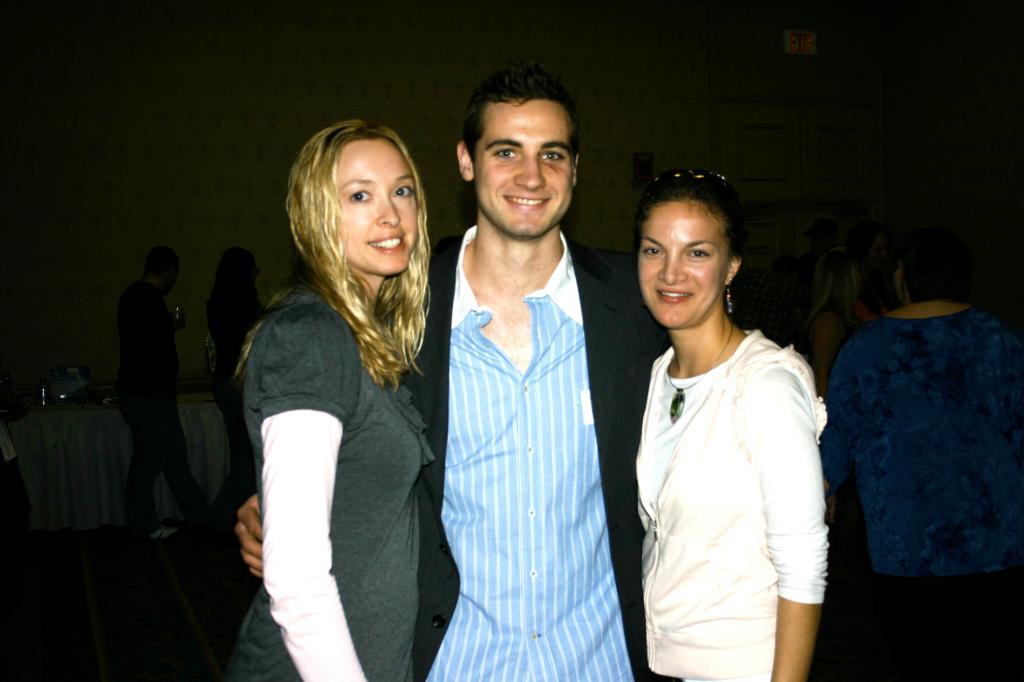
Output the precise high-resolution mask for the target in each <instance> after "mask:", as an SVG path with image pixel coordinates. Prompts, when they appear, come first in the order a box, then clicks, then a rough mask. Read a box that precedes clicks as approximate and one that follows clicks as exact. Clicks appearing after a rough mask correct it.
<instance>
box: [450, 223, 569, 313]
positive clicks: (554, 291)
mask: <svg viewBox="0 0 1024 682" xmlns="http://www.w3.org/2000/svg"><path fill="white" fill-rule="evenodd" d="M475 237H476V225H474V226H473V227H471V228H469V229H468V230H466V234H465V236H464V237H463V238H462V246H461V247H460V249H459V262H458V264H457V265H456V266H455V298H454V300H453V301H452V329H455V327H457V326H459V325H460V324H462V321H463V320H464V319H466V315H468V314H469V313H470V312H471V311H474V310H475V311H478V312H482V311H487V312H491V310H490V309H489V308H488V307H487V306H482V305H480V304H479V303H477V300H476V295H475V294H474V293H473V289H472V287H470V286H469V280H468V279H466V271H465V268H464V267H463V259H464V258H465V256H466V245H467V244H469V243H470V242H471V241H473V239H474V238H475ZM558 238H559V239H561V240H562V258H561V259H560V260H559V261H558V265H556V266H555V269H554V271H553V272H552V273H551V277H549V278H548V282H547V284H545V285H544V287H543V288H541V289H538V290H537V291H534V292H531V293H529V294H527V295H526V298H542V297H544V296H549V297H550V298H551V300H552V302H554V304H555V305H556V306H558V307H559V308H560V309H561V311H562V312H563V313H565V314H566V315H568V316H569V318H570V319H572V320H573V321H574V322H575V323H576V324H578V325H582V324H583V311H582V309H581V308H580V292H579V289H578V288H577V287H576V273H575V271H574V270H573V267H572V258H570V257H569V245H568V244H567V243H566V241H565V235H564V234H562V233H561V232H559V233H558Z"/></svg>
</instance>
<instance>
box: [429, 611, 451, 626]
mask: <svg viewBox="0 0 1024 682" xmlns="http://www.w3.org/2000/svg"><path fill="white" fill-rule="evenodd" d="M431 623H433V625H434V627H435V628H438V629H440V628H443V627H444V626H445V625H447V624H448V621H447V620H445V617H444V616H442V615H441V614H440V613H438V614H436V615H435V616H434V619H433V620H432V621H431Z"/></svg>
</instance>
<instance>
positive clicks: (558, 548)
mask: <svg viewBox="0 0 1024 682" xmlns="http://www.w3.org/2000/svg"><path fill="white" fill-rule="evenodd" d="M473 236H474V232H473V231H470V232H469V233H468V234H467V236H466V240H465V241H464V244H463V248H465V244H466V243H468V242H469V241H470V240H471V239H472V238H473ZM563 250H564V255H563V257H562V261H561V262H560V263H559V265H558V267H557V268H556V270H555V272H554V273H553V274H552V276H551V279H550V280H549V282H548V284H547V286H545V288H544V289H541V290H539V291H536V292H534V293H532V294H530V295H529V296H527V297H526V299H525V300H526V303H527V305H528V306H529V309H530V315H531V334H532V345H533V357H532V360H531V362H530V366H529V367H528V369H527V370H526V372H525V373H522V372H520V370H519V369H518V368H517V367H516V366H515V365H514V364H513V363H512V361H511V360H510V359H509V358H508V357H507V356H506V355H505V354H504V353H503V352H502V351H501V349H499V348H498V347H497V346H496V345H495V344H494V343H492V342H491V341H490V340H489V339H487V338H486V337H485V336H484V334H483V327H484V326H485V325H486V324H487V323H488V322H489V321H490V319H491V311H490V310H488V309H486V308H482V307H480V306H478V305H477V303H476V299H475V297H474V296H473V293H472V290H471V289H470V287H469V284H468V282H467V281H466V279H465V275H464V273H463V269H462V257H461V256H460V258H459V265H458V279H457V284H456V294H455V305H454V308H453V316H452V335H451V359H450V363H451V364H450V371H449V381H450V395H449V425H448V444H447V454H446V468H445V493H444V506H443V511H442V521H443V522H444V527H445V531H446V533H447V535H448V540H449V544H450V546H451V551H452V555H453V557H454V559H455V562H456V564H457V565H458V567H459V573H460V575H461V589H460V593H459V601H458V605H457V607H456V609H455V613H454V614H453V616H452V620H451V623H450V625H449V626H448V632H447V633H446V634H445V638H444V641H443V643H442V645H441V649H440V651H439V653H438V656H437V659H436V661H435V662H434V667H433V669H432V670H431V673H430V679H431V680H517V681H518V680H624V679H632V673H631V671H630V666H629V659H628V656H627V654H626V643H625V636H624V634H623V629H622V619H621V615H620V611H619V602H618V595H617V593H616V589H615V578H614V574H613V573H612V565H611V555H610V551H609V545H608V528H607V521H606V517H605V509H604V498H603V496H602V493H601V476H600V469H599V465H598V456H597V441H596V439H595V435H594V420H593V414H592V412H591V409H590V394H589V382H588V378H587V358H586V345H585V340H584V336H583V325H582V316H581V314H580V304H579V292H578V290H577V289H576V280H575V276H574V274H573V271H572V264H571V262H570V260H569V257H568V250H567V249H564V239H563Z"/></svg>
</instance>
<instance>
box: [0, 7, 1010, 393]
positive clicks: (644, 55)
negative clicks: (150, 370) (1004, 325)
mask: <svg viewBox="0 0 1024 682" xmlns="http://www.w3.org/2000/svg"><path fill="white" fill-rule="evenodd" d="M276 4H277V3H274V5H276ZM817 4H818V3H753V2H750V3H747V2H732V3H705V2H668V1H665V0H643V1H641V2H626V1H625V0H622V1H612V0H599V1H596V2H587V3H583V2H567V3H549V2H541V1H537V0H527V1H526V2H520V3H515V4H514V5H508V4H500V5H499V4H495V5H493V6H489V5H486V4H484V3H479V2H472V3H469V2H465V3H447V4H445V3H438V4H436V5H430V6H429V10H425V9H424V8H425V7H427V6H425V5H423V4H422V3H414V2H411V1H410V0H401V1H399V2H392V3H383V4H378V5H373V4H369V5H368V4H365V3H362V4H356V3H345V2H336V3H326V2H323V3H306V4H301V5H299V6H291V7H289V8H287V9H285V8H280V7H274V6H272V4H271V3H265V4H264V3H259V2H257V3H249V4H248V5H238V4H237V3H236V4H228V3H220V2H218V3H174V4H171V3H164V4H159V5H158V4H156V3H134V2H119V1H110V2H105V3H96V2H85V1H83V0H79V1H70V2H51V3H36V4H30V3H19V4H18V5H16V6H13V7H11V8H8V9H7V10H6V11H5V28H4V40H3V48H2V49H3V53H2V54H3V56H4V58H5V59H4V64H5V68H4V70H3V75H2V76H0V79H2V80H0V92H2V93H3V99H4V101H5V102H6V104H5V105H4V106H3V107H0V122H2V124H3V129H4V133H5V134H4V135H3V137H2V141H0V163H2V164H3V169H4V174H3V175H4V178H5V180H6V182H5V185H4V189H3V192H4V198H5V202H4V205H5V208H6V211H5V216H4V222H3V235H4V236H3V245H2V247H0V249H2V251H0V352H2V353H3V354H4V359H3V364H4V365H6V366H8V367H9V368H10V369H11V370H12V371H13V372H14V375H15V379H16V381H18V382H19V383H21V384H24V385H27V384H31V383H33V382H34V381H35V380H37V379H38V377H39V376H42V375H43V374H45V373H47V372H48V371H49V368H50V367H53V366H55V365H67V364H70V365H75V364H84V365H89V366H90V367H91V368H92V371H93V376H94V377H96V378H97V379H98V381H99V383H103V382H105V381H106V382H109V381H111V380H112V378H113V375H114V373H115V371H116V363H117V336H116V325H115V318H114V314H115V306H116V300H117V296H118V295H119V293H120V292H121V290H122V289H123V288H124V287H125V286H126V285H127V284H128V283H129V282H131V281H132V280H133V279H135V278H137V277H138V276H139V274H140V270H141V266H142V260H143V258H144V256H145V253H146V251H147V250H148V249H149V248H150V247H151V246H153V245H155V244H159V243H165V244H169V245H171V246H173V247H174V248H175V249H176V250H177V251H178V252H179V254H180V255H181V258H182V272H181V277H180V278H179V283H178V286H177V288H176V289H175V290H174V291H173V292H172V293H171V295H170V296H169V299H168V302H169V303H170V304H172V305H173V304H182V305H184V307H185V309H186V313H187V315H188V321H189V325H188V327H187V328H186V329H185V330H183V331H182V332H181V333H180V334H179V335H178V346H179V354H180V355H181V358H182V376H183V378H184V379H196V378H201V377H203V376H205V358H204V353H203V346H202V338H203V336H204V335H205V333H206V327H205V319H204V316H203V302H204V301H205V298H206V296H207V295H208V292H209V288H210V285H211V283H212V279H213V272H214V268H215V267H216V262H217V259H218V257H219V255H220V253H221V251H222V250H223V249H224V248H226V247H227V246H230V245H233V244H238V245H242V246H246V247H248V248H250V249H251V250H252V251H253V252H254V253H255V254H256V257H257V259H258V261H259V264H260V267H261V268H262V271H263V275H262V276H261V279H260V282H259V286H260V289H261V291H263V292H264V293H268V292H269V291H270V290H271V289H273V288H274V287H275V286H277V285H279V284H280V283H281V282H282V281H283V279H284V278H285V276H286V274H287V271H288V267H289V258H290V256H289V251H288V246H287V240H286V221H285V215H284V210H283V203H284V191H285V182H286V178H287V173H288V168H289V166H290V164H291V161H292V159H293V157H294V155H295V153H296V152H297V151H298V149H299V147H300V146H301V145H302V143H303V142H304V141H305V140H306V139H307V138H308V137H309V136H310V135H311V134H312V133H314V132H315V131H316V130H318V129H320V128H321V127H323V126H325V125H327V124H329V123H331V122H333V121H336V120H338V119H341V118H348V117H362V118H368V119H376V120H380V121H382V122H385V123H388V124H389V125H391V126H393V127H394V128H396V129H397V130H398V131H399V133H400V134H401V135H402V136H403V137H404V138H405V139H406V141H407V143H408V145H409V147H410V149H411V151H412V153H413V155H414V157H415V158H416V159H417V162H418V164H419V166H420V170H421V172H422V174H423V176H424V180H425V184H426V195H427V199H428V202H429V207H430V231H431V236H432V238H433V239H434V240H436V239H437V238H438V237H440V236H442V235H445V234H454V233H457V232H460V231H462V230H463V229H464V228H465V227H467V226H468V224H469V223H470V222H471V221H472V218H473V215H472V201H471V196H470V194H469V192H468V190H467V188H466V187H465V186H464V185H463V183H462V181H461V179H460V178H459V176H458V174H457V169H456V164H455V157H454V150H455V144H456V142H457V140H458V135H459V131H460V125H461V114H462V109H463V106H464V103H465V100H466V98H467V96H468V94H469V90H470V88H471V87H472V85H473V84H474V83H475V82H476V81H477V80H479V79H480V78H481V77H483V76H484V75H486V74H487V73H489V72H491V71H493V70H494V69H495V68H497V67H499V66H501V65H503V64H504V63H506V62H507V61H508V60H509V59H510V58H514V57H530V58H535V59H539V60H540V61H542V62H544V63H545V64H547V65H548V66H549V67H550V68H551V69H552V70H553V71H556V72H557V73H559V74H561V75H562V77H563V80H564V81H565V82H566V84H567V85H568V86H569V87H570V89H571V90H572V91H573V92H574V94H575V95H576V97H577V99H578V102H579V106H580V110H581V116H582V126H581V132H582V154H581V166H580V180H579V186H578V189H577V193H576V198H575V201H574V204H573V209H572V211H571V212H570V216H569V219H568V221H567V225H566V227H567V229H568V231H569V232H570V234H571V235H572V236H573V237H575V238H577V239H579V240H581V241H584V242H587V243H590V244H593V245H596V246H602V247H609V248H617V249H628V248H629V246H630V215H631V213H632V209H633V205H634V203H635V201H636V198H637V196H638V191H639V190H638V188H637V186H636V185H635V184H634V183H633V181H632V159H633V154H634V153H636V152H648V153H652V154H654V156H655V165H656V167H658V168H662V167H666V166H672V165H688V166H695V165H702V166H711V167H714V166H715V164H716V162H717V161H718V158H717V155H718V153H719V150H718V146H719V145H718V143H717V142H716V135H717V134H718V132H719V129H718V125H717V116H718V111H719V107H718V104H719V102H720V100H722V99H724V98H728V99H730V100H733V101H735V100H744V99H748V100H750V101H785V102H791V101H798V102H810V103H814V102H816V101H819V100H820V101H827V102H829V103H835V102H842V101H851V102H854V103H857V104H867V105H871V106H877V105H879V104H880V102H882V101H883V98H884V106H885V112H884V113H885V116H884V121H885V126H886V130H885V136H884V141H885V149H884V154H883V157H884V179H885V182H884V192H881V194H883V196H878V197H875V198H874V199H875V201H876V202H877V205H878V206H880V207H881V208H882V215H881V217H883V218H884V219H886V220H890V221H891V222H892V223H893V224H894V226H896V227H897V228H901V227H903V226H905V225H906V226H910V225H913V224H916V223H917V222H921V223H929V222H935V220H936V219H937V218H941V219H943V221H944V222H947V223H949V222H952V223H955V226H956V227H957V228H958V229H962V230H964V231H965V232H966V233H967V236H968V237H969V238H970V240H971V241H972V242H977V244H978V247H979V249H978V250H979V251H981V250H982V249H990V248H995V249H996V251H997V252H998V253H1000V254H1001V255H1000V256H998V257H997V262H998V263H1000V264H1005V263H1006V262H1007V261H1008V259H1009V258H1010V257H1011V256H1009V255H1006V254H1008V253H1009V250H1008V249H1005V248H1003V247H1004V243H1003V240H1004V238H1005V237H1006V235H1007V234H1008V233H1010V232H1015V235H1014V237H1015V238H1016V242H1015V246H1017V247H1019V246H1020V237H1019V234H1020V232H1019V229H1011V226H1015V225H1016V223H1015V222H1014V221H1016V220H1017V216H1018V215H1019V211H1017V210H1012V211H1011V210H1009V209H1008V206H1007V203H1006V202H1005V201H1004V200H1005V199H1007V195H1008V194H1012V192H1008V190H1009V189H1010V188H1011V186H1012V185H1014V183H1019V179H1020V177H1021V174H1020V163H1021V162H1020V154H1019V153H1017V154H1008V152H1009V151H1011V150H1013V149H1016V150H1017V151H1018V152H1019V151H1020V134H1019V132H1018V131H1017V130H1015V129H1011V128H1012V126H1013V122H1014V121H1016V120H1019V119H1020V113H1021V110H1020V104H1019V98H1018V99H1017V101H1016V103H1014V104H1011V103H1009V102H1008V101H1006V100H1004V99H1003V98H1000V97H994V96H992V95H993V93H995V92H999V88H998V87H997V88H996V89H995V90H992V89H991V88H990V86H997V85H998V84H999V83H1003V84H1004V85H1003V87H1002V91H1003V92H1006V91H1007V90H1009V89H1010V88H1009V87H1008V86H1006V85H1005V83H1006V81H1007V79H1009V78H1010V77H1011V75H1012V74H1016V72H1017V70H1018V69H1019V64H1020V63H1021V60H1020V54H1019V48H1014V47H1003V48H998V47H995V46H992V45H988V46H986V47H985V48H984V49H985V50H986V51H985V52H980V53H974V54H969V53H965V52H964V51H962V50H961V51H955V49H954V48H955V47H956V45H957V41H958V39H959V36H960V35H961V34H960V31H961V26H962V21H961V18H960V17H959V16H958V15H955V14H953V13H952V12H938V13H935V14H932V15H929V16H928V17H927V18H926V20H924V21H922V20H921V17H918V16H916V15H914V14H911V13H909V12H906V13H899V12H891V11H889V12H886V13H882V12H880V11H878V10H876V9H874V7H873V4H874V3H867V2H865V3H843V4H841V5H838V6H837V7H836V8H830V9H827V10H822V9H817V8H816V5H817ZM978 16H979V17H980V13H979V15H978ZM968 25H972V24H968ZM780 27H790V28H812V29H816V30H818V31H820V32H821V38H822V41H823V43H824V42H825V41H826V40H827V41H828V42H827V44H829V45H830V49H829V51H828V53H827V54H823V55H822V57H821V58H820V59H818V60H810V61H794V60H792V59H787V58H784V57H783V56H782V55H781V54H780V49H779V46H780V42H781V37H780V32H779V29H780ZM984 28H985V27H984V26H982V24H981V22H980V19H978V20H976V21H975V22H974V24H973V30H974V32H975V34H980V33H983V32H984ZM1003 33H1005V34H1006V36H1005V37H1006V38H1009V37H1010V36H1009V30H1008V29H1005V28H1004V29H1003ZM908 35H909V36H910V39H909V42H908V38H907V36H908ZM1001 35H1002V34H1001ZM936 36H938V40H936V38H935V37H936ZM978 37H980V35H979V36H978ZM1008 42H1010V41H1009V40H1008ZM883 47H885V48H886V49H885V50H884V55H885V57H884V59H885V63H884V64H885V66H884V68H883V66H882V54H883V50H882V48H883ZM1000 50H1001V51H1000ZM964 63H966V66H964V65H963V64H964ZM958 64H960V65H961V66H959V68H957V65H958ZM951 67H952V68H951ZM981 67H984V70H985V71H986V75H985V76H984V79H983V80H981V81H979V80H978V75H979V74H978V72H979V71H981V70H982V69H981ZM951 79H952V80H953V81H954V82H950V80H951ZM937 88H938V92H937V91H936V89H937ZM940 93H941V94H940ZM947 112H948V113H947ZM974 121H978V124H977V125H975V124H974ZM993 128H995V129H996V130H997V132H998V134H999V135H998V139H992V138H991V136H990V133H991V132H992V129H993ZM960 161H966V162H969V163H968V164H967V165H968V166H969V167H970V168H981V169H984V170H983V171H982V172H981V173H980V174H979V175H977V177H976V178H974V176H971V177H972V178H974V179H970V180H968V181H967V188H966V191H960V192H957V191H953V190H954V189H955V184H956V181H955V180H954V179H953V178H954V177H955V176H956V173H955V172H954V173H950V171H949V169H950V167H952V168H957V167H958V164H960ZM972 172H973V171H972ZM909 176H912V179H907V178H908V177H909ZM1011 178H1012V180H1011ZM939 189H941V190H942V191H941V194H942V195H943V196H939V195H938V194H939V192H937V191H936V190H939ZM996 247H998V248H996ZM1015 252H1016V253H1019V252H1020V250H1019V248H1017V249H1016V250H1015ZM1000 259H1001V260H1000ZM982 279H983V281H982V282H980V283H979V295H982V296H983V297H984V298H983V299H979V300H982V301H983V303H985V304H986V305H987V306H988V307H990V308H992V309H997V310H998V311H999V312H1002V313H1004V314H1009V315H1011V316H1013V315H1014V314H1017V315H1019V313H1014V311H1012V310H1010V309H1009V308H1010V306H1009V305H1002V304H1000V303H999V297H1000V296H1001V295H1002V292H1003V291H1005V290H1006V287H1007V285H1008V284H1009V279H1010V278H1009V276H1008V274H1007V275H1006V276H1005V278H1003V279H1000V277H999V276H998V275H996V276H993V275H992V273H991V272H990V273H988V274H987V275H986V277H985V278H982ZM1016 319H1017V320H1018V321H1020V318H1019V317H1018V318H1016Z"/></svg>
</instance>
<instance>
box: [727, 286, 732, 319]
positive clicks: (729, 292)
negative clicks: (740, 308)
mask: <svg viewBox="0 0 1024 682" xmlns="http://www.w3.org/2000/svg"><path fill="white" fill-rule="evenodd" d="M732 311H733V305H732V288H731V287H730V286H729V285H728V284H726V285H725V312H726V313H728V314H729V315H732Z"/></svg>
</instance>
